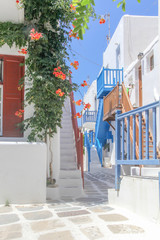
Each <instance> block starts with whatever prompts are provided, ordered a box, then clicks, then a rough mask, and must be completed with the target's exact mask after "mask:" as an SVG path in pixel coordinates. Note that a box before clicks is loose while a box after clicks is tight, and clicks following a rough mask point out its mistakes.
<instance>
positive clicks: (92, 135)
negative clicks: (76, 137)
mask: <svg viewBox="0 0 160 240" xmlns="http://www.w3.org/2000/svg"><path fill="white" fill-rule="evenodd" d="M87 137H88V139H89V143H90V147H92V146H93V145H95V132H93V131H90V132H89V133H87Z"/></svg>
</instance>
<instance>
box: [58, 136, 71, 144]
mask: <svg viewBox="0 0 160 240" xmlns="http://www.w3.org/2000/svg"><path fill="white" fill-rule="evenodd" d="M72 143H73V145H75V140H74V138H73V137H72V138H71V137H70V138H67V137H61V138H60V144H72Z"/></svg>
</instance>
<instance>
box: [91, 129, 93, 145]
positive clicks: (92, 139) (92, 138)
mask: <svg viewBox="0 0 160 240" xmlns="http://www.w3.org/2000/svg"><path fill="white" fill-rule="evenodd" d="M92 145H93V131H92V132H91V146H92Z"/></svg>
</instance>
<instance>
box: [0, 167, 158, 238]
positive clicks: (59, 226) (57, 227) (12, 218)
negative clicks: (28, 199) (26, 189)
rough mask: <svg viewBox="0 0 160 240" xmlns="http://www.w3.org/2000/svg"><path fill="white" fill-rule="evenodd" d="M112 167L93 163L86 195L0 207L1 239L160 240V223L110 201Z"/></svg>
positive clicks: (86, 182) (87, 177) (87, 176)
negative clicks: (76, 197) (107, 167)
mask: <svg viewBox="0 0 160 240" xmlns="http://www.w3.org/2000/svg"><path fill="white" fill-rule="evenodd" d="M113 185H114V174H113V171H112V170H110V169H105V168H100V165H99V164H97V163H92V165H91V172H90V173H85V196H83V197H81V198H78V199H68V198H66V199H63V200H58V201H51V200H48V202H47V203H45V204H39V205H32V206H31V205H23V206H21V205H11V206H10V207H4V206H1V207H0V240H10V239H16V240H94V239H99V240H102V239H103V240H106V239H107V240H151V239H154V240H159V239H160V225H159V224H158V223H153V222H149V221H147V220H145V219H142V218H140V217H138V216H136V215H134V214H132V213H130V212H128V211H125V210H123V209H120V208H117V207H116V208H115V207H113V206H109V205H108V204H107V198H108V196H107V191H108V188H109V187H113Z"/></svg>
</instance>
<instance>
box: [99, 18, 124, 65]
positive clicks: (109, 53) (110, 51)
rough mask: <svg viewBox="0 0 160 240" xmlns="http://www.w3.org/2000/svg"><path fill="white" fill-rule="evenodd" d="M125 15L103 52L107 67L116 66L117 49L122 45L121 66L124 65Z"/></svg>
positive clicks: (104, 63) (104, 62)
mask: <svg viewBox="0 0 160 240" xmlns="http://www.w3.org/2000/svg"><path fill="white" fill-rule="evenodd" d="M123 21H124V17H122V18H121V20H120V22H119V24H118V26H117V28H116V30H115V32H114V34H113V36H112V38H111V41H110V43H109V45H108V47H107V48H106V50H105V51H104V53H103V66H104V67H105V68H116V49H117V48H118V46H120V64H119V68H122V67H124V39H123V35H124V27H123Z"/></svg>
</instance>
